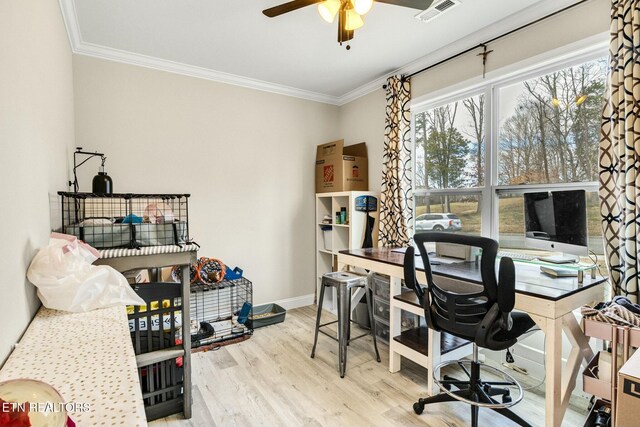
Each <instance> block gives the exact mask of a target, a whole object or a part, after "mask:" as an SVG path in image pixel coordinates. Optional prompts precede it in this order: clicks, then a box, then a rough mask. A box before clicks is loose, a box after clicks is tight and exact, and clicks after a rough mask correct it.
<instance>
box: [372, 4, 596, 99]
mask: <svg viewBox="0 0 640 427" xmlns="http://www.w3.org/2000/svg"><path fill="white" fill-rule="evenodd" d="M588 1H590V0H580V1H578V2H576V3H573V4H571V5H569V6H565V7H563V8H562V9H560V10H556V11H555V12H552V13H550V14H548V15H545V16H543V17H541V18H538V19H536V20H535V21H531V22H529V23H527V24H524V25H521V26H520V27H518V28H515V29H513V30H510V31H507V32H506V33H504V34H501V35H499V36H497V37H494V38H492V39H491V40H487V41H486V42H484V43H480V44H478V45H476V46H473V47H470V48H469V49H466V50H463V51H462V52H458V53H456V54H455V55H452V56H450V57H448V58H446V59H443V60H442V61H438V62H436V63H435V64H431V65H429V66H427V67H425V68H422V69H420V70H418V71H414V72H413V73H411V74H407V75H404V74H403V75H402V79H406V78H409V77H413V76H415V75H417V74H420V73H424V72H425V71H427V70H430V69H431V68H434V67H437V66H438V65H441V64H444V63H445V62H448V61H451V60H452V59H455V58H458V57H459V56H462V55H464V54H466V53H469V52H471V51H472V50H475V49H478V48H481V47H482V48H483V47H486V45H488V44H489V43H493V42H494V41H496V40H499V39H501V38H503V37H506V36H508V35H510V34H513V33H515V32H516V31H520V30H522V29H524V28H527V27H530V26H531V25H534V24H537V23H538V22H541V21H544V20H545V19H548V18H551V17H552V16H555V15H558V14H560V13H562V12H565V11H567V10H569V9H572V8H574V7H576V6H578V5H581V4H583V3H586V2H588ZM386 86H387V85H386V84H385V85H383V86H382V87H383V88H386Z"/></svg>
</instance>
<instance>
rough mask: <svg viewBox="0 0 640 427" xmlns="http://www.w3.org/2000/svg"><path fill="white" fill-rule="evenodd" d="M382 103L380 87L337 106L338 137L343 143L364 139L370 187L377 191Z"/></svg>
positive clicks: (380, 152)
mask: <svg viewBox="0 0 640 427" xmlns="http://www.w3.org/2000/svg"><path fill="white" fill-rule="evenodd" d="M385 103H386V100H385V93H384V90H382V89H380V90H376V91H375V92H372V93H370V94H368V95H365V96H363V97H360V98H358V99H356V100H355V101H353V102H350V103H348V104H346V105H344V106H342V107H340V135H341V136H340V137H341V138H344V140H345V143H346V144H347V145H351V144H355V143H358V142H363V141H364V142H366V143H367V151H368V154H369V189H370V190H371V191H380V185H381V183H382V152H383V144H384V119H385Z"/></svg>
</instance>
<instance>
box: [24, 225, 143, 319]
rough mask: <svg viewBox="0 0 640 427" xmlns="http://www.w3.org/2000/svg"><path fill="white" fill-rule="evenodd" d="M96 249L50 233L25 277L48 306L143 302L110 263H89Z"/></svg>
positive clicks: (74, 307)
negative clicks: (47, 241) (99, 264)
mask: <svg viewBox="0 0 640 427" xmlns="http://www.w3.org/2000/svg"><path fill="white" fill-rule="evenodd" d="M96 259H98V251H96V250H95V249H94V248H92V247H91V246H89V245H87V244H86V243H84V242H82V241H80V240H78V239H77V238H75V237H73V236H68V235H64V234H58V233H51V238H50V239H49V245H48V246H46V247H44V248H42V249H40V250H39V251H38V253H37V254H36V256H35V257H33V259H32V260H31V264H30V265H29V269H28V270H27V278H28V279H29V281H30V282H31V283H33V284H34V285H35V286H36V287H37V288H38V297H39V298H40V300H41V301H42V304H44V306H45V307H47V308H53V309H56V310H65V311H72V312H83V311H90V310H94V309H97V308H104V307H111V306H114V305H144V304H145V302H144V301H143V300H142V299H141V298H140V297H139V296H138V295H137V294H136V293H135V291H134V290H133V289H131V286H129V283H128V282H127V279H125V277H124V276H123V275H122V274H120V273H119V272H118V271H117V270H115V269H113V268H112V267H109V266H106V265H101V266H95V265H91V263H92V262H94V261H95V260H96Z"/></svg>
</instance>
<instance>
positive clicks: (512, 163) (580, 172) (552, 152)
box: [412, 49, 608, 253]
mask: <svg viewBox="0 0 640 427" xmlns="http://www.w3.org/2000/svg"><path fill="white" fill-rule="evenodd" d="M594 52H595V53H594V54H591V57H590V58H588V57H587V58H586V59H576V60H574V61H573V63H568V62H567V61H566V60H565V63H564V64H559V65H556V66H555V67H553V66H551V67H546V69H544V70H540V71H538V72H535V73H531V72H529V73H528V74H527V75H525V74H524V73H523V74H522V75H521V77H519V78H518V77H512V78H510V79H509V80H503V81H499V80H495V81H493V82H490V83H487V84H485V85H482V86H478V87H475V88H470V89H469V90H468V91H467V92H466V93H465V94H463V95H460V94H458V95H453V96H451V97H449V98H446V97H444V98H440V99H439V100H436V101H435V102H433V103H432V104H423V105H418V106H414V107H413V111H412V113H413V120H414V127H413V129H414V149H415V155H414V161H415V168H414V170H415V179H414V201H415V212H416V215H417V217H416V222H415V230H416V232H420V231H430V230H434V229H435V230H446V231H451V232H461V233H470V234H482V235H486V236H492V237H493V238H495V239H498V240H499V241H500V245H501V246H502V247H505V248H514V249H522V248H524V208H523V194H524V193H526V192H535V191H549V190H554V191H558V190H569V189H578V188H579V189H585V190H587V218H588V221H587V222H588V231H589V247H590V249H591V250H594V251H596V252H597V253H602V250H603V249H602V242H601V235H602V231H601V228H600V218H599V207H598V195H597V188H598V187H597V182H596V181H597V178H598V158H597V157H598V144H599V133H600V118H601V112H602V107H603V95H604V88H605V84H606V78H607V67H608V64H607V59H606V57H602V55H604V51H603V50H597V51H596V50H595V49H594ZM583 58H584V57H583ZM567 64H568V65H567ZM487 124H491V126H487ZM489 128H492V129H494V131H493V132H489V131H488V129H489ZM485 135H486V137H485ZM435 213H442V214H444V218H442V219H441V220H436V219H432V218H430V217H428V215H429V214H435Z"/></svg>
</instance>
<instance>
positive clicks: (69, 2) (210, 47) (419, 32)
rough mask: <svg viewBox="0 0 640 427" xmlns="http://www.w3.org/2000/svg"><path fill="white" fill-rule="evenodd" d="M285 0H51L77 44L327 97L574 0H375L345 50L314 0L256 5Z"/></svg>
mask: <svg viewBox="0 0 640 427" xmlns="http://www.w3.org/2000/svg"><path fill="white" fill-rule="evenodd" d="M285 1H287V0H135V1H132V0H60V2H61V5H62V10H63V12H64V15H65V22H66V24H67V28H68V30H69V34H70V39H71V43H72V47H73V49H74V51H75V52H77V53H81V54H88V55H93V56H98V57H103V58H107V59H114V60H120V61H123V62H131V63H136V64H138V65H143V66H151V67H153V68H159V69H166V70H168V71H175V72H181V73H183V74H191V75H197V76H200V77H204V78H211V79H212V80H218V81H224V82H227V83H233V84H240V85H243V86H249V87H255V88H258V89H263V90H269V91H272V92H280V93H285V94H288V95H293V96H300V97H303V98H309V99H316V100H320V101H324V102H330V103H335V104H341V103H344V102H345V100H347V99H351V98H354V97H357V96H358V95H359V94H363V93H366V92H368V91H370V89H369V88H373V86H374V85H375V86H376V87H378V86H377V85H378V84H379V81H380V79H381V78H384V77H386V76H387V75H389V74H390V73H392V72H393V71H395V70H398V69H402V70H403V71H412V70H415V69H418V68H419V67H421V66H424V65H428V64H430V63H434V62H436V61H437V60H440V59H442V58H444V57H446V56H449V55H451V54H454V53H457V52H458V51H461V50H463V49H465V48H468V47H471V46H475V45H477V44H479V43H481V42H484V41H486V40H488V39H490V38H492V37H494V36H497V35H500V34H502V33H504V32H505V31H507V30H510V29H513V28H516V27H518V26H520V25H523V24H525V23H527V22H530V21H532V20H534V19H537V18H539V17H541V16H544V15H546V14H548V13H550V12H553V11H555V10H557V9H560V8H562V7H564V6H566V5H568V4H572V3H575V2H576V0H461V3H462V4H460V5H459V6H457V7H455V8H453V9H451V10H449V11H447V12H445V13H444V14H442V15H441V16H440V17H438V18H436V19H435V20H433V21H430V22H427V23H425V22H421V21H419V20H417V19H415V18H414V15H416V14H417V13H419V11H418V10H415V9H408V8H403V7H398V6H391V5H387V4H382V3H377V4H374V6H373V8H372V10H371V11H370V12H369V13H368V14H367V16H366V17H365V25H364V27H362V28H361V29H359V30H356V32H355V37H354V39H353V40H352V41H351V42H350V45H351V49H350V50H348V51H347V50H346V49H345V48H344V46H343V47H340V46H339V45H338V43H337V41H336V37H337V24H336V23H334V24H328V23H326V22H325V21H323V20H322V19H321V18H320V16H319V14H318V12H317V8H316V6H315V5H313V6H308V7H305V8H303V9H299V10H297V11H294V12H291V13H287V14H285V15H282V16H279V17H276V18H267V17H266V16H264V15H263V14H262V10H263V9H266V8H268V7H272V6H275V5H278V4H280V3H284V2H285Z"/></svg>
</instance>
